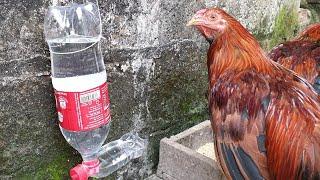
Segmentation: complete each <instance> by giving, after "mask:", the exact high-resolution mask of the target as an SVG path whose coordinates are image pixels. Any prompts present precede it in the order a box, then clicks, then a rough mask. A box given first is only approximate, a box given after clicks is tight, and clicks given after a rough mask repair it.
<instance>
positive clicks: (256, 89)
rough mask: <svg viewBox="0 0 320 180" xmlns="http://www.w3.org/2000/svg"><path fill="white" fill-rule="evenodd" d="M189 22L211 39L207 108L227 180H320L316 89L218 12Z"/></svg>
mask: <svg viewBox="0 0 320 180" xmlns="http://www.w3.org/2000/svg"><path fill="white" fill-rule="evenodd" d="M188 25H192V26H195V27H196V28H197V29H198V30H199V31H200V32H201V33H202V35H203V36H204V37H205V38H206V39H207V40H208V41H209V42H210V48H209V51H208V59H207V65H208V75H209V92H210V93H209V108H210V115H211V123H212V128H213V131H214V134H215V138H214V139H215V150H216V154H217V156H218V159H219V163H220V165H221V167H222V170H223V172H224V174H225V175H226V177H227V178H228V179H281V180H282V179H285V180H286V179H319V178H320V99H319V98H318V96H317V93H316V92H315V90H314V88H313V87H312V86H311V85H310V84H309V83H308V82H306V81H305V80H304V79H302V78H300V77H298V76H297V75H296V74H295V73H294V72H292V71H290V70H288V69H286V68H284V67H283V66H281V65H279V64H278V63H276V62H274V61H272V60H271V59H269V58H268V57H267V56H266V55H265V53H264V51H263V50H262V48H261V47H260V46H259V43H258V42H257V41H256V40H255V38H254V37H253V36H252V35H251V34H250V33H249V32H248V31H247V30H246V29H245V28H244V27H243V26H242V25H241V24H240V23H239V22H238V21H237V20H236V19H234V18H233V17H232V16H230V15H228V14H227V13H226V12H224V11H223V10H221V9H217V8H211V9H203V10H200V11H198V12H197V13H196V14H195V15H194V17H193V18H192V20H191V21H190V22H189V23H188Z"/></svg>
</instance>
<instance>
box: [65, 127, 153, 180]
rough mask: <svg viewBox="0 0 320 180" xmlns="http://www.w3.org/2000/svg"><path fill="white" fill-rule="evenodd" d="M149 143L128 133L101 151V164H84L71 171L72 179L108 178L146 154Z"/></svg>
mask: <svg viewBox="0 0 320 180" xmlns="http://www.w3.org/2000/svg"><path fill="white" fill-rule="evenodd" d="M146 147H147V141H146V140H144V139H141V138H140V137H139V136H138V134H137V133H127V134H125V135H123V136H122V137H121V138H120V139H118V140H115V141H112V142H110V143H108V144H106V145H104V146H103V147H102V148H101V150H100V151H99V162H100V163H98V162H97V161H91V162H83V163H82V164H79V165H78V166H76V167H74V168H73V169H71V171H70V176H71V178H72V179H87V178H88V177H90V176H91V177H96V178H101V177H106V176H108V175H110V174H111V173H113V172H115V171H116V170H118V169H119V168H120V167H122V166H124V165H125V164H127V163H128V162H129V161H130V160H132V159H135V158H138V157H140V156H142V155H143V153H145V150H146Z"/></svg>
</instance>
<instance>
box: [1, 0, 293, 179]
mask: <svg viewBox="0 0 320 180" xmlns="http://www.w3.org/2000/svg"><path fill="white" fill-rule="evenodd" d="M290 1H291V0H290ZM258 2H260V3H258ZM287 2H289V0H272V1H266V0H265V1H263V0H260V1H253V0H241V1H237V2H235V1H233V0H220V1H209V0H204V1H195V0H185V1H180V0H107V1H102V0H101V1H100V0H99V4H100V7H101V14H102V20H103V36H104V37H105V38H106V39H105V40H103V42H102V47H103V54H104V61H105V64H106V67H107V73H108V82H109V84H110V98H111V103H112V107H111V109H112V128H111V131H110V135H109V138H108V141H110V140H113V139H116V138H119V137H120V136H121V135H122V134H124V133H126V132H128V131H138V132H140V134H141V136H143V137H144V138H148V140H149V148H148V154H147V155H145V156H144V157H142V158H140V159H139V160H136V161H133V162H131V163H130V164H129V165H128V166H126V167H125V168H123V169H121V170H120V171H119V172H117V173H116V174H114V176H113V177H116V176H117V177H120V178H121V177H123V178H124V179H126V177H132V178H137V179H141V178H142V177H146V176H148V175H149V174H151V173H152V171H153V170H154V168H155V166H156V165H157V161H158V157H157V156H158V150H159V142H160V139H161V138H163V137H169V136H170V135H173V134H177V133H178V132H181V131H182V130H184V129H187V128H188V127H191V126H193V125H194V124H196V123H198V122H200V121H203V120H206V119H208V108H207V101H206V90H207V74H206V63H205V61H206V50H207V47H208V44H207V43H206V42H205V40H204V39H203V38H202V37H200V35H199V34H198V33H197V32H196V31H195V30H194V29H192V28H188V27H186V26H185V24H186V22H187V21H188V20H189V19H190V18H191V16H192V15H193V14H194V12H196V11H197V10H199V9H200V8H203V7H205V6H214V5H218V6H220V7H224V8H225V9H227V11H229V12H230V13H231V14H234V15H235V16H237V18H239V19H240V20H241V22H242V23H243V24H244V25H245V26H247V27H248V28H249V29H250V31H252V32H257V34H259V35H261V36H262V37H264V36H266V34H269V33H270V32H272V27H274V25H275V22H276V17H277V14H278V13H279V12H280V9H281V7H282V6H284V5H286V3H287ZM295 2H298V0H296V1H295ZM48 5H49V0H33V1H25V0H15V1H11V0H1V2H0V161H1V166H0V179H3V178H36V179H61V178H66V177H67V173H68V169H69V168H70V167H71V166H73V165H75V163H76V162H80V156H79V154H77V152H75V151H74V150H73V149H72V148H71V147H69V146H68V144H67V143H66V142H65V140H64V139H63V137H62V135H61V134H60V132H59V128H58V125H57V116H56V112H55V109H54V97H53V89H52V86H51V79H50V55H49V52H48V48H47V46H46V43H45V41H44V37H43V18H44V13H45V9H46V8H47V6H48ZM271 14H272V15H271ZM111 179H112V178H111Z"/></svg>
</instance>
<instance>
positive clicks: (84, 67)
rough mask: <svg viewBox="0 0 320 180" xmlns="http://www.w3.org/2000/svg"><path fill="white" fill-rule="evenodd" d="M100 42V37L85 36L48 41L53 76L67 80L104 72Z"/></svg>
mask: <svg viewBox="0 0 320 180" xmlns="http://www.w3.org/2000/svg"><path fill="white" fill-rule="evenodd" d="M99 40H100V38H98V37H83V36H73V37H66V38H63V39H53V40H48V44H49V48H50V52H51V67H52V76H53V77H54V78H66V77H74V76H82V75H88V74H95V73H99V72H101V71H104V70H105V67H104V63H103V56H102V53H101V47H100V43H98V42H99Z"/></svg>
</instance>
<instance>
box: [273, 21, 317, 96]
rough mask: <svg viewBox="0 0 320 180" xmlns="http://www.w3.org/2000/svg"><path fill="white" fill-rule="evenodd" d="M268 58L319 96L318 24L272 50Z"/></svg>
mask: <svg viewBox="0 0 320 180" xmlns="http://www.w3.org/2000/svg"><path fill="white" fill-rule="evenodd" d="M269 56H270V58H271V59H272V60H274V61H276V62H278V63H280V64H281V65H283V66H285V67H286V68H288V69H291V70H293V71H294V72H296V73H297V74H298V75H299V76H301V77H303V78H305V79H306V80H307V81H308V82H310V83H311V84H313V87H314V88H315V89H316V91H317V93H318V94H320V23H317V24H313V25H311V26H309V27H308V28H306V29H305V30H304V31H303V32H302V33H301V34H300V35H299V36H298V37H297V38H296V39H294V40H292V41H288V42H285V43H283V44H280V45H279V46H277V47H275V48H273V49H272V51H271V52H270V53H269Z"/></svg>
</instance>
